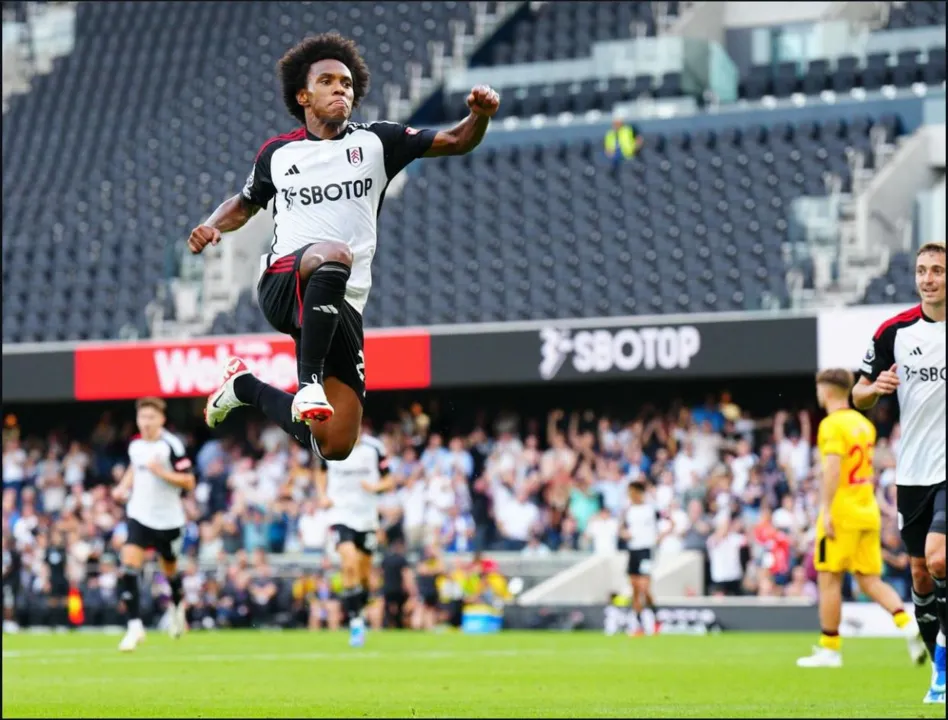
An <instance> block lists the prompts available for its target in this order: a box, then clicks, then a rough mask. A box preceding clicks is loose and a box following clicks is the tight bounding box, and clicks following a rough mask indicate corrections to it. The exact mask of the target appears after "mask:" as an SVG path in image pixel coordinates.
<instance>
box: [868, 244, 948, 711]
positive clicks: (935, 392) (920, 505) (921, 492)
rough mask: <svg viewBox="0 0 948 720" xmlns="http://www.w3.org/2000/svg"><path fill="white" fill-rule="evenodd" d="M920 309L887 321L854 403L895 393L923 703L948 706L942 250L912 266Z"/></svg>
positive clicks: (901, 501) (936, 247)
mask: <svg viewBox="0 0 948 720" xmlns="http://www.w3.org/2000/svg"><path fill="white" fill-rule="evenodd" d="M915 285H916V288H917V290H918V293H919V295H920V296H921V299H922V302H921V304H920V305H917V306H916V307H914V308H912V309H911V310H907V311H906V312H904V313H901V314H900V315H896V316H895V317H893V318H891V319H890V320H887V321H886V322H884V323H883V324H882V325H881V326H880V327H879V329H878V330H877V331H876V334H875V335H874V336H873V339H872V343H871V344H870V345H869V350H868V351H867V352H866V357H865V358H864V359H863V362H862V372H863V376H862V377H861V378H860V379H859V382H858V383H856V386H855V387H854V388H853V403H854V404H855V405H856V407H857V408H859V409H860V410H866V409H868V408H871V407H872V406H873V405H875V404H876V402H878V400H879V398H880V397H881V396H882V395H891V394H892V393H894V392H897V393H898V400H899V410H900V422H901V425H902V436H901V439H900V440H899V447H898V457H897V459H896V489H897V504H898V512H899V528H900V530H901V532H902V540H903V541H904V542H905V547H906V549H907V550H908V554H909V558H910V562H911V569H912V599H913V600H914V601H915V617H916V620H917V621H918V625H919V629H920V630H921V632H922V637H923V639H924V640H925V643H926V645H927V646H928V649H929V652H930V653H931V655H932V665H933V668H932V681H931V687H930V688H929V691H928V694H927V695H926V696H925V702H926V703H938V702H941V703H944V702H945V634H946V632H948V631H946V619H945V470H946V468H945V443H946V431H945V419H946V418H945V402H946V394H945V245H944V243H929V244H927V245H923V246H922V247H921V248H920V249H919V251H918V254H917V257H916V260H915Z"/></svg>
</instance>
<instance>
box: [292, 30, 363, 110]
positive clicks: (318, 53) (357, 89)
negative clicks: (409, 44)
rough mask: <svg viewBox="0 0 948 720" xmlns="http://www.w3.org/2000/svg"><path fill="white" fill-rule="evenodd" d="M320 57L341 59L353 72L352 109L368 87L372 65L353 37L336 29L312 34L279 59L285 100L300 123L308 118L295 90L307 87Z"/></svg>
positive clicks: (356, 105)
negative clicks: (312, 69)
mask: <svg viewBox="0 0 948 720" xmlns="http://www.w3.org/2000/svg"><path fill="white" fill-rule="evenodd" d="M320 60H338V61H339V62H341V63H342V64H343V65H345V66H346V67H347V68H349V72H351V73H352V92H353V95H354V97H353V102H352V108H353V109H355V108H357V107H359V103H360V102H362V98H364V97H365V95H366V93H368V91H369V68H368V66H367V65H366V64H365V60H363V59H362V55H361V54H359V48H358V46H357V45H356V44H355V42H354V41H352V40H349V39H348V38H344V37H343V36H342V35H340V34H339V33H335V32H328V33H322V34H321V35H311V36H309V37H308V38H306V39H305V40H303V41H302V42H300V43H299V44H298V45H296V46H294V47H291V48H290V49H289V50H287V51H286V54H285V55H284V56H283V57H282V58H280V62H279V63H277V70H278V73H279V76H280V83H281V84H282V86H283V102H284V103H285V104H286V109H287V110H289V111H290V115H292V116H293V117H295V118H296V119H297V120H299V121H300V122H301V123H305V122H306V114H305V112H304V110H303V107H302V106H301V105H300V104H299V103H298V102H297V101H296V93H297V92H299V91H300V90H302V89H304V88H305V87H306V77H307V75H309V69H310V67H311V66H312V65H313V63H317V62H319V61H320Z"/></svg>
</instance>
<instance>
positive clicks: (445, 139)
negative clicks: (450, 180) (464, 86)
mask: <svg viewBox="0 0 948 720" xmlns="http://www.w3.org/2000/svg"><path fill="white" fill-rule="evenodd" d="M467 106H468V107H469V108H470V109H471V113H470V115H468V116H467V117H466V118H464V119H463V120H462V121H461V122H459V123H458V124H457V125H455V126H454V127H453V128H451V129H450V130H441V131H439V132H438V134H437V135H435V138H434V142H432V143H431V147H430V148H429V149H428V152H426V153H425V157H445V156H448V155H464V154H466V153H469V152H471V150H473V149H474V148H476V147H477V146H478V145H480V142H481V140H483V139H484V133H486V132H487V126H488V125H489V124H490V119H491V118H492V117H493V116H494V114H495V113H496V112H497V109H498V108H499V107H500V95H498V94H497V91H496V90H492V89H491V88H490V87H488V86H486V85H478V86H477V87H476V88H474V89H473V90H471V94H470V95H468V96H467Z"/></svg>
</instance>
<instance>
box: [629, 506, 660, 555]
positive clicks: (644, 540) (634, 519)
mask: <svg viewBox="0 0 948 720" xmlns="http://www.w3.org/2000/svg"><path fill="white" fill-rule="evenodd" d="M625 525H626V528H627V529H628V531H629V539H628V541H627V542H626V547H627V548H628V549H629V550H653V549H654V548H655V545H656V543H657V542H658V510H656V509H655V506H654V505H652V504H651V503H648V502H645V503H642V504H641V505H629V507H628V509H627V510H626V511H625Z"/></svg>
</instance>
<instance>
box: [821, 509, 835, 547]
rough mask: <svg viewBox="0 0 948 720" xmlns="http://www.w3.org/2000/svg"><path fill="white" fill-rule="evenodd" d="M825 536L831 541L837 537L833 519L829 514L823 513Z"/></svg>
mask: <svg viewBox="0 0 948 720" xmlns="http://www.w3.org/2000/svg"><path fill="white" fill-rule="evenodd" d="M823 534H824V535H826V537H828V538H829V539H830V540H833V539H834V538H835V537H836V530H834V529H833V518H831V517H830V514H829V513H828V512H824V513H823Z"/></svg>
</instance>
